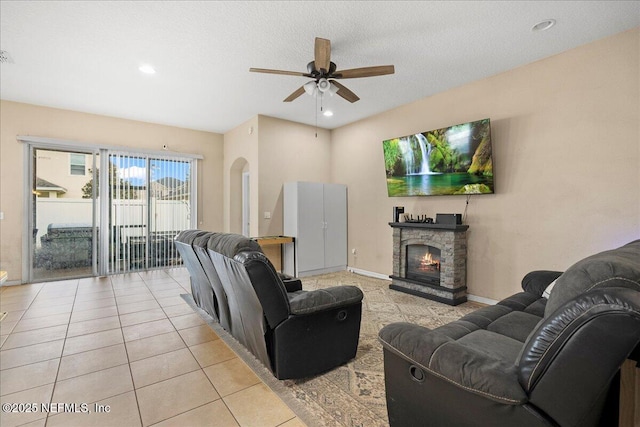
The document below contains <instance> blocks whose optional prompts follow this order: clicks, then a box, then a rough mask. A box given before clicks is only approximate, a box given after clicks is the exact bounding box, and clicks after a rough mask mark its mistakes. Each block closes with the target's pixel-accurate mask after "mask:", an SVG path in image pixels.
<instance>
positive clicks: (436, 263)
mask: <svg viewBox="0 0 640 427" xmlns="http://www.w3.org/2000/svg"><path fill="white" fill-rule="evenodd" d="M419 269H420V270H423V271H440V260H439V259H434V258H433V256H432V255H431V252H427V253H426V254H424V256H423V257H422V259H421V260H420V266H419Z"/></svg>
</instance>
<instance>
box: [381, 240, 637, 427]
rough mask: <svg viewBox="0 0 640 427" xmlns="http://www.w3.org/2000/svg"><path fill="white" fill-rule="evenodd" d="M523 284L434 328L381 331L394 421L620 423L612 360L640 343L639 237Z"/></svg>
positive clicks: (631, 353)
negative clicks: (490, 304)
mask: <svg viewBox="0 0 640 427" xmlns="http://www.w3.org/2000/svg"><path fill="white" fill-rule="evenodd" d="M522 288H523V292H520V293H517V294H515V295H512V296H510V297H508V298H506V299H504V300H502V301H500V302H499V303H498V304H497V305H494V306H487V307H483V308H481V309H478V310H476V311H475V312H473V313H471V314H469V315H467V316H464V317H463V318H461V319H459V320H457V321H454V322H451V323H449V324H447V325H444V326H441V327H439V328H436V329H433V330H429V329H427V328H424V327H421V326H418V325H414V324H408V323H394V324H390V325H387V326H385V327H384V328H383V329H382V330H381V331H380V332H379V339H380V341H381V343H382V345H383V349H384V350H383V352H384V369H385V385H386V398H387V411H388V414H389V422H390V425H391V426H392V427H396V426H418V425H428V426H456V427H458V426H519V427H520V426H581V427H582V426H598V425H599V426H609V425H612V426H617V425H618V424H617V416H618V391H619V371H620V367H621V365H622V363H623V362H624V361H625V359H627V358H632V359H634V360H636V361H637V360H638V356H639V354H638V353H640V351H639V349H640V345H639V343H640V240H636V241H633V242H631V243H628V244H627V245H624V246H622V247H620V248H617V249H613V250H610V251H605V252H601V253H598V254H595V255H593V256H590V257H587V258H585V259H583V260H581V261H579V262H577V263H576V264H574V265H572V266H571V267H570V268H568V269H567V270H566V271H565V272H564V273H563V272H555V271H534V272H531V273H529V274H527V275H526V276H525V277H524V279H523V281H522ZM545 291H546V292H547V293H548V297H546V295H544V294H545Z"/></svg>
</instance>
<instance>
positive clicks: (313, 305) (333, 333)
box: [208, 233, 363, 379]
mask: <svg viewBox="0 0 640 427" xmlns="http://www.w3.org/2000/svg"><path fill="white" fill-rule="evenodd" d="M208 249H209V254H210V257H211V259H212V261H213V264H214V266H215V268H216V271H217V272H218V276H219V277H220V281H221V283H222V285H223V288H224V289H225V291H227V297H228V300H229V310H230V312H231V315H232V325H233V326H235V325H236V323H234V320H235V318H234V317H233V316H234V315H237V316H238V317H239V318H240V323H241V325H242V331H241V332H240V331H237V330H234V331H232V334H233V335H234V336H235V337H236V338H237V339H238V340H239V341H240V342H242V343H243V344H244V345H245V347H247V349H248V350H249V351H251V353H253V354H254V355H255V356H256V357H257V358H258V359H259V360H261V361H262V362H263V363H264V365H265V366H267V367H268V368H269V369H270V370H271V371H272V372H273V374H274V376H275V377H276V378H278V379H287V378H303V377H309V376H313V375H316V374H319V373H321V372H324V371H327V370H329V369H332V368H334V367H336V366H339V365H341V364H343V363H346V362H347V361H349V360H351V359H352V358H353V357H355V354H356V350H357V346H358V339H359V333H360V319H361V310H362V296H363V294H362V291H361V290H360V289H359V288H357V287H355V286H337V287H333V288H327V289H320V290H314V291H303V290H298V291H294V292H287V288H286V286H285V284H284V283H283V281H282V279H281V277H280V275H279V274H278V273H277V272H276V271H275V269H274V267H273V265H272V264H271V262H270V261H269V259H268V258H267V257H266V256H265V255H264V253H262V251H261V250H259V245H258V244H257V243H256V242H254V241H252V240H250V239H248V238H246V237H244V236H240V235H235V234H222V233H220V234H218V235H216V236H215V237H212V238H210V239H209V243H208Z"/></svg>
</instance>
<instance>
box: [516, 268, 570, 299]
mask: <svg viewBox="0 0 640 427" xmlns="http://www.w3.org/2000/svg"><path fill="white" fill-rule="evenodd" d="M561 275H562V271H551V270H535V271H532V272H530V273H527V274H526V275H525V276H524V277H523V278H522V289H524V290H525V291H526V292H529V293H530V294H534V295H536V296H538V297H541V296H542V293H543V292H544V290H545V289H547V286H549V285H550V284H551V282H553V281H554V280H556V279H557V278H558V277H560V276H561Z"/></svg>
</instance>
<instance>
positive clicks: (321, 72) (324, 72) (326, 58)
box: [249, 37, 395, 103]
mask: <svg viewBox="0 0 640 427" xmlns="http://www.w3.org/2000/svg"><path fill="white" fill-rule="evenodd" d="M249 71H251V72H254V73H268V74H284V75H287V76H302V77H309V78H312V79H313V80H312V81H310V82H308V83H306V84H304V85H302V86H301V87H299V88H298V89H296V90H295V92H293V93H292V94H291V95H289V96H288V97H286V98H285V99H284V102H291V101H293V100H294V99H296V98H298V97H299V96H300V95H302V94H303V93H305V92H307V93H309V94H311V95H314V94H316V93H317V92H320V93H325V92H328V93H330V94H333V93H336V94H338V95H339V96H341V97H342V98H344V99H346V100H347V101H349V102H352V103H353V102H356V101H357V100H359V99H360V98H359V97H358V95H356V94H355V93H353V92H352V91H350V90H349V89H347V88H346V87H345V86H344V85H342V84H341V83H339V82H338V81H337V79H356V78H360V77H373V76H383V75H385V74H393V73H394V72H395V70H394V67H393V65H379V66H375V67H363V68H352V69H349V70H341V71H338V70H337V67H336V64H335V63H333V62H331V42H330V41H329V40H327V39H322V38H319V37H316V41H315V49H314V60H313V61H311V62H309V63H308V64H307V72H306V73H302V72H297V71H281V70H269V69H265V68H249Z"/></svg>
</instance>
